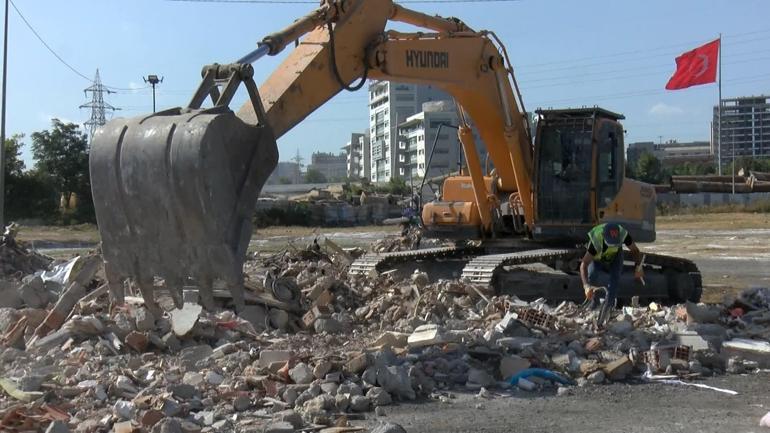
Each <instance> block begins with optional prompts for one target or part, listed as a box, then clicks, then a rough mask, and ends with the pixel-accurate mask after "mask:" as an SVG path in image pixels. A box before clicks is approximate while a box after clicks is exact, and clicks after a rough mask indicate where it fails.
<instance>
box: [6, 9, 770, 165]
mask: <svg viewBox="0 0 770 433" xmlns="http://www.w3.org/2000/svg"><path fill="white" fill-rule="evenodd" d="M14 3H15V5H16V7H18V9H19V11H20V12H21V14H23V15H24V17H25V18H26V19H27V21H28V22H29V24H30V25H31V26H32V27H33V28H34V29H35V30H36V31H37V32H38V34H39V35H40V37H41V38H42V39H43V40H45V41H46V42H47V43H48V45H49V46H50V47H51V48H52V49H53V50H54V51H55V52H56V53H57V54H58V55H59V57H61V59H62V60H63V61H64V62H66V63H67V64H69V65H70V66H71V67H72V68H73V69H75V70H76V71H78V72H80V73H81V74H83V75H86V76H87V77H89V78H90V77H93V75H94V73H95V72H96V70H97V68H98V69H99V71H100V74H101V78H102V81H103V82H104V83H105V84H106V85H108V86H112V87H113V88H115V89H116V92H115V93H113V94H109V95H106V96H105V100H106V101H107V102H108V103H109V104H111V105H113V106H115V107H118V108H120V110H119V111H116V112H115V114H114V116H116V117H131V116H138V115H141V114H144V113H149V112H151V111H152V93H151V89H150V88H148V87H147V85H146V84H145V83H144V82H143V79H142V77H146V76H147V75H148V74H157V75H158V76H162V77H163V82H162V83H160V84H159V85H158V87H157V94H156V97H157V105H158V109H162V108H169V107H175V106H180V105H186V103H187V101H188V100H189V98H190V97H191V96H192V94H193V92H194V90H195V88H196V87H197V85H198V83H199V80H200V69H201V66H203V65H205V64H209V63H213V62H219V63H229V62H232V61H234V60H236V59H237V58H239V57H241V56H242V55H243V54H245V53H247V52H249V51H251V50H252V49H253V48H255V44H256V42H257V41H259V40H261V39H262V37H263V36H265V35H267V34H269V33H272V32H274V31H276V30H279V29H280V28H282V27H283V26H285V25H287V24H290V23H291V22H292V21H294V20H295V19H296V18H298V17H300V16H302V15H304V14H306V13H307V12H309V11H310V10H311V9H312V8H313V7H314V4H256V3H222V2H211V3H209V2H190V1H168V0H131V1H127V0H67V1H61V0H14ZM407 6H408V7H410V8H413V9H417V10H420V11H422V12H426V13H430V14H439V15H442V16H456V17H459V18H461V19H462V20H463V21H465V22H466V23H467V24H468V25H469V26H470V27H472V28H474V29H477V30H481V29H487V30H492V31H494V32H495V33H496V34H497V35H498V36H499V37H500V38H501V39H502V41H503V43H504V44H505V46H506V48H507V50H508V53H509V55H510V57H511V62H512V63H513V66H514V70H515V72H516V76H517V79H518V82H519V85H520V87H521V92H522V96H523V100H524V105H525V107H526V108H527V110H533V109H535V108H538V107H542V108H563V107H580V106H593V105H599V106H602V107H604V108H607V109H609V110H612V111H615V112H619V113H623V114H624V115H625V116H626V120H625V121H624V122H623V124H624V127H625V129H626V130H627V135H626V143H630V142H635V141H656V142H657V141H660V140H663V141H668V140H678V141H691V140H708V139H709V128H710V126H709V125H710V122H711V116H712V107H713V106H714V105H715V104H716V103H717V99H718V97H717V95H718V93H717V85H716V84H708V85H702V86H697V87H692V88H689V89H685V90H677V91H667V90H665V89H664V86H665V84H666V82H667V81H668V79H669V77H670V75H671V74H672V73H673V71H674V69H675V67H674V66H675V63H674V58H675V57H676V56H677V55H679V54H681V53H683V52H685V51H688V50H690V49H693V48H695V47H697V46H699V45H701V44H703V43H706V42H709V41H711V40H713V39H716V38H717V37H718V35H719V34H720V33H721V34H722V76H723V80H722V95H723V97H725V98H727V97H737V96H749V95H760V94H765V95H767V94H770V48H769V47H770V44H769V43H768V42H770V22H768V20H767V17H769V16H770V2H768V1H766V0H742V1H734V0H719V1H717V0H677V1H670V0H645V1H633V0H629V1H607V0H603V1H598V0H581V1H576V0H520V1H511V2H484V3H437V2H426V3H410V4H408V5H407ZM0 24H1V22H0ZM395 28H398V29H404V28H403V27H395ZM8 30H9V43H8V93H7V124H6V134H7V135H8V136H10V135H12V134H15V133H23V134H25V135H26V138H25V143H26V144H27V145H26V146H25V150H24V159H25V161H26V163H27V165H28V167H29V166H31V165H32V160H31V157H30V151H29V143H30V138H29V136H30V134H31V133H32V132H35V131H41V130H44V129H47V128H49V127H50V124H51V121H50V120H51V118H59V119H61V120H64V121H69V122H75V123H80V124H82V123H83V122H85V121H86V120H88V118H89V116H90V111H89V110H88V109H81V108H78V107H79V106H80V105H82V104H85V103H87V102H88V99H87V97H86V95H85V94H84V92H83V89H85V88H86V87H88V86H89V85H90V84H91V83H90V82H89V81H88V80H87V79H85V78H83V77H81V76H79V75H78V74H77V73H75V72H73V71H72V70H71V69H70V68H68V67H67V66H65V65H64V64H63V63H62V61H60V60H59V59H57V58H56V57H55V56H54V55H53V54H52V53H51V52H50V51H48V50H47V49H46V48H45V47H44V45H43V44H42V43H41V42H40V40H38V39H37V38H36V37H35V35H34V34H33V33H32V31H30V29H29V28H28V27H27V26H26V25H25V23H24V22H23V21H22V19H21V18H20V16H19V14H18V13H17V12H16V11H15V10H14V8H13V7H11V9H10V15H9V29H8ZM289 49H290V48H287V50H286V52H288V50H289ZM284 56H285V53H284V54H283V55H278V56H275V57H265V58H263V59H261V60H259V61H258V62H257V63H255V64H254V69H255V79H256V80H257V82H258V83H259V82H261V81H263V80H264V79H265V78H266V77H267V76H269V74H271V73H272V72H273V70H274V69H275V68H276V67H277V65H278V64H279V62H280V60H281V59H282V58H283V57H284ZM244 100H245V98H244V97H243V96H242V95H241V96H240V97H239V99H237V101H244ZM366 104H367V93H366V91H365V90H363V89H362V90H360V91H358V92H355V93H348V92H344V91H343V93H340V94H339V95H337V96H336V97H335V98H334V99H332V100H331V101H330V102H328V103H327V104H326V105H324V106H322V107H320V108H319V109H318V110H317V111H315V112H314V113H313V114H312V115H311V116H310V117H308V118H307V119H306V120H305V121H303V122H302V123H301V124H299V125H298V126H296V127H295V128H294V129H293V130H291V131H289V132H288V133H287V134H285V135H284V136H283V137H281V139H280V140H279V142H278V143H279V151H280V159H281V160H289V159H290V158H293V157H294V156H295V155H296V153H297V152H299V153H300V155H301V156H302V157H303V158H304V160H305V161H306V162H309V160H310V155H311V154H312V153H313V152H315V151H326V152H339V151H340V150H341V147H342V146H343V145H344V144H345V143H346V142H347V141H348V140H349V138H350V133H351V132H363V131H364V130H365V129H366V128H367V127H368V109H367V105H366Z"/></svg>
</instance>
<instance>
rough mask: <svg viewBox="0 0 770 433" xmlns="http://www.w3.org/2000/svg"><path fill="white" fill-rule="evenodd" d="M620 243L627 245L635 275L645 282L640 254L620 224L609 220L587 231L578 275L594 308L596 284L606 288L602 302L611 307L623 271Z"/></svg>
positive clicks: (596, 301) (596, 299)
mask: <svg viewBox="0 0 770 433" xmlns="http://www.w3.org/2000/svg"><path fill="white" fill-rule="evenodd" d="M623 245H625V246H626V247H628V249H629V251H630V252H631V257H632V258H633V259H634V277H635V278H636V279H638V280H640V281H641V282H642V283H644V270H643V268H642V253H641V252H640V251H639V248H638V247H637V246H636V243H634V240H633V238H631V234H629V233H628V231H627V230H626V229H625V228H624V227H623V226H622V225H620V224H618V223H613V222H608V223H604V224H599V225H597V226H596V227H594V228H592V229H591V231H589V232H588V244H587V245H586V253H585V255H584V256H583V260H582V262H581V263H580V278H581V279H582V280H583V290H584V291H585V296H586V299H587V300H590V301H591V302H592V306H593V307H596V306H598V305H599V302H598V298H595V297H594V294H595V292H596V288H597V287H599V286H603V287H606V288H607V295H606V298H605V302H607V303H609V305H610V306H611V307H614V305H615V301H616V299H617V294H618V283H619V281H620V274H621V273H622V272H623Z"/></svg>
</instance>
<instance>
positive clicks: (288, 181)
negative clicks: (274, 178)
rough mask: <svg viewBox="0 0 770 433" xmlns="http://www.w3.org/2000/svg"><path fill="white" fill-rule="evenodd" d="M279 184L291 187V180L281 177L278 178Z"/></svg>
mask: <svg viewBox="0 0 770 433" xmlns="http://www.w3.org/2000/svg"><path fill="white" fill-rule="evenodd" d="M278 183H279V184H281V185H291V179H289V178H288V177H286V176H281V177H279V178H278Z"/></svg>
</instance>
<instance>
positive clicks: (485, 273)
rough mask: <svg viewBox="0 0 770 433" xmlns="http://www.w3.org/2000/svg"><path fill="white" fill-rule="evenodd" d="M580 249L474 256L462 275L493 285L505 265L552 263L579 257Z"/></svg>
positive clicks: (479, 282)
mask: <svg viewBox="0 0 770 433" xmlns="http://www.w3.org/2000/svg"><path fill="white" fill-rule="evenodd" d="M579 254H580V249H577V248H573V249H549V248H542V249H537V250H528V251H519V252H514V253H507V254H489V255H483V256H479V257H476V258H474V259H473V260H471V261H470V262H469V263H468V264H467V265H465V268H463V274H462V277H463V278H464V279H465V280H467V281H469V282H471V283H473V284H479V285H482V286H492V285H493V281H494V278H495V276H496V275H497V273H498V272H499V271H500V270H502V269H503V267H504V266H512V265H526V264H530V263H546V264H550V263H553V262H555V261H557V260H569V259H572V258H575V257H578V255H579Z"/></svg>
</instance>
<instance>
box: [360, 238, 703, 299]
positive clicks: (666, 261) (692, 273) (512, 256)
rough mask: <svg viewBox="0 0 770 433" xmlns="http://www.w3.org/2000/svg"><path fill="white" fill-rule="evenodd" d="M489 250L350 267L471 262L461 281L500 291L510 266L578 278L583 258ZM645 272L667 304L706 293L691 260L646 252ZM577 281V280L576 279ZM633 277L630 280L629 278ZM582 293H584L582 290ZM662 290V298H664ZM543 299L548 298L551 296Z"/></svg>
mask: <svg viewBox="0 0 770 433" xmlns="http://www.w3.org/2000/svg"><path fill="white" fill-rule="evenodd" d="M488 251H489V250H485V249H484V248H483V247H478V246H474V247H469V246H451V247H439V248H427V249H422V250H412V251H398V252H390V253H368V254H366V255H364V256H362V257H361V258H359V259H358V260H356V261H355V262H353V264H352V265H351V267H350V271H349V272H350V273H351V274H354V275H371V273H372V271H375V272H383V271H385V270H386V269H387V268H391V267H394V266H396V265H398V264H403V263H409V262H415V261H424V260H434V259H436V260H440V259H460V260H468V262H467V263H465V265H464V266H463V268H462V275H461V278H462V279H464V280H466V281H468V282H470V283H472V284H475V285H479V286H483V287H485V288H489V289H491V290H493V291H498V290H499V289H500V287H499V284H498V283H499V281H498V277H500V276H501V275H502V274H504V273H505V272H506V271H507V269H506V268H507V267H509V266H521V265H530V264H535V263H543V264H545V265H547V266H550V267H551V268H553V269H556V270H567V271H568V273H569V274H572V275H576V273H577V269H576V268H575V267H576V265H577V263H578V260H579V259H580V258H581V257H582V256H583V254H584V252H585V250H584V249H583V248H563V249H559V248H539V249H526V250H519V251H514V252H508V253H497V254H486V252H488ZM645 269H646V270H647V272H649V277H650V278H651V279H652V278H653V275H654V276H657V282H658V283H664V286H665V287H663V288H662V291H663V292H664V293H667V294H664V295H663V296H657V297H656V299H658V300H663V299H667V302H670V303H672V302H673V303H677V302H684V301H686V300H689V301H693V302H697V301H699V300H700V297H701V294H702V292H703V288H702V280H701V274H700V272H699V271H698V267H697V266H696V265H695V263H693V262H692V261H690V260H687V259H683V258H680V257H672V256H666V255H662V254H652V253H645ZM573 278H574V277H573ZM629 278H630V277H629ZM579 293H582V289H580V291H579ZM660 294H661V293H660V290H659V291H658V295H660ZM625 295H628V296H625V297H630V296H631V295H640V296H642V297H644V296H646V295H649V293H646V292H645V291H644V289H643V290H642V291H640V292H636V293H630V294H629V293H628V292H625ZM542 296H546V297H548V294H547V293H542Z"/></svg>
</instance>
